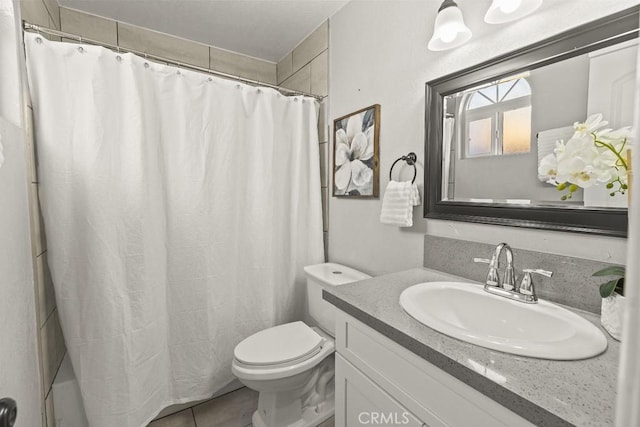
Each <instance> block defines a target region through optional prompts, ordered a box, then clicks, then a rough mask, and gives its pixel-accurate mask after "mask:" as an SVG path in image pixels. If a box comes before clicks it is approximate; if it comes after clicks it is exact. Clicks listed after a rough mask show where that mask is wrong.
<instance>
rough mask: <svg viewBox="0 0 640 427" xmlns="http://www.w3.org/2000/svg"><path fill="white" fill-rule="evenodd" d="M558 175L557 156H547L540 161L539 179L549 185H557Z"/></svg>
mask: <svg viewBox="0 0 640 427" xmlns="http://www.w3.org/2000/svg"><path fill="white" fill-rule="evenodd" d="M557 175H558V159H557V158H556V155H555V154H553V153H552V154H547V155H546V156H544V157H543V158H542V160H541V161H540V166H538V178H540V179H541V180H545V181H546V182H548V183H549V184H554V185H555V184H557V181H556V176H557Z"/></svg>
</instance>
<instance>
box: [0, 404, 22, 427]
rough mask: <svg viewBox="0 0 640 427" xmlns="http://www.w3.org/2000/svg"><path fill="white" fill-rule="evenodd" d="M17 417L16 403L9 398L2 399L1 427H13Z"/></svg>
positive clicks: (0, 411)
mask: <svg viewBox="0 0 640 427" xmlns="http://www.w3.org/2000/svg"><path fill="white" fill-rule="evenodd" d="M17 416H18V405H16V401H15V400H13V399H11V398H8V397H5V398H4V399H0V427H13V425H14V424H15V422H16V417H17Z"/></svg>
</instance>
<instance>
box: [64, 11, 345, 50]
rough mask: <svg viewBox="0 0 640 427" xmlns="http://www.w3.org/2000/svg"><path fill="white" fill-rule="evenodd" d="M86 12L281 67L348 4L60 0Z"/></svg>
mask: <svg viewBox="0 0 640 427" xmlns="http://www.w3.org/2000/svg"><path fill="white" fill-rule="evenodd" d="M58 2H59V4H60V6H64V7H68V8H71V9H77V10H81V11H83V12H88V13H92V14H95V15H99V16H103V17H105V18H110V19H115V20H118V21H122V22H126V23H128V24H132V25H138V26H140V27H145V28H150V29H152V30H156V31H161V32H163V33H168V34H172V35H174V36H178V37H183V38H185V39H189V40H195V41H199V42H201V43H205V44H208V45H212V46H216V47H220V48H222V49H227V50H231V51H234V52H238V53H242V54H245V55H249V56H254V57H256V58H261V59H265V60H268V61H272V62H278V61H279V60H281V59H282V58H283V57H284V56H285V55H286V54H287V53H289V52H290V51H291V50H292V49H293V48H294V47H296V46H297V45H298V43H300V42H301V41H302V40H304V38H305V37H306V36H307V35H309V34H310V33H311V32H312V31H313V30H314V29H316V28H317V27H318V26H319V25H320V24H321V23H323V22H324V21H325V20H326V19H327V18H329V17H330V16H331V15H333V14H334V13H335V12H336V11H337V10H338V9H340V8H341V7H342V6H344V5H345V4H346V3H347V2H348V0H58Z"/></svg>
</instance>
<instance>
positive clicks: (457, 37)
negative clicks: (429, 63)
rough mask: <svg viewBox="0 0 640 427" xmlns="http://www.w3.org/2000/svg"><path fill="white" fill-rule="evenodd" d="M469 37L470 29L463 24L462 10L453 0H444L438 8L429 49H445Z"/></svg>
mask: <svg viewBox="0 0 640 427" xmlns="http://www.w3.org/2000/svg"><path fill="white" fill-rule="evenodd" d="M470 38H471V30H470V29H469V27H467V26H466V25H465V24H464V19H463V18H462V12H461V11H460V8H458V5H457V4H456V2H455V1H453V0H444V1H443V2H442V4H441V5H440V9H438V16H436V24H435V28H434V30H433V36H432V37H431V40H429V46H428V47H429V50H435V51H438V50H447V49H451V48H454V47H457V46H460V45H461V44H463V43H464V42H466V41H468V40H469V39H470Z"/></svg>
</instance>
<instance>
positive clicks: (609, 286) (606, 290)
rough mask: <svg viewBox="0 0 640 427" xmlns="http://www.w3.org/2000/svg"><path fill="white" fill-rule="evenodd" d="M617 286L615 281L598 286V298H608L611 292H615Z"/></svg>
mask: <svg viewBox="0 0 640 427" xmlns="http://www.w3.org/2000/svg"><path fill="white" fill-rule="evenodd" d="M617 284H618V281H617V280H610V281H608V282H607V283H603V284H602V285H600V296H601V297H602V298H607V297H610V296H611V295H612V294H613V291H615V290H616V285H617Z"/></svg>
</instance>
